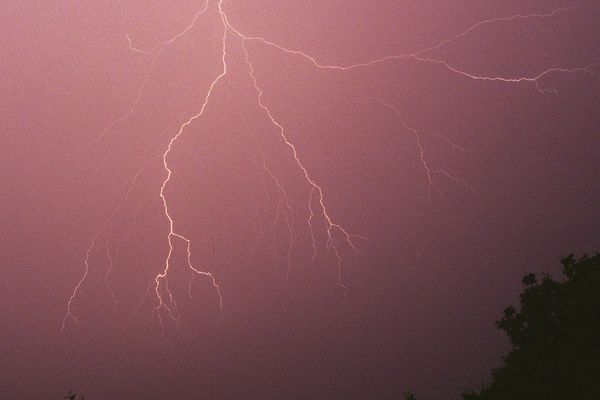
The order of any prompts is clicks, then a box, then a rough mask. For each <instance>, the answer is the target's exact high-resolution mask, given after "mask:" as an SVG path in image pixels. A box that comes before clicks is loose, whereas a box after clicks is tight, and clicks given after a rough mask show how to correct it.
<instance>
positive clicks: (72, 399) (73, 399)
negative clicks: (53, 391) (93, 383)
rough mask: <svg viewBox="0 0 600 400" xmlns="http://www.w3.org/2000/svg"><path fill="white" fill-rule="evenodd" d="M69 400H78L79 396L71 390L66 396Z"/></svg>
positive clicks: (80, 399) (81, 398)
mask: <svg viewBox="0 0 600 400" xmlns="http://www.w3.org/2000/svg"><path fill="white" fill-rule="evenodd" d="M65 399H67V400H77V395H76V394H75V393H73V391H71V390H69V393H67V395H66V396H65ZM79 400H85V397H83V396H81V397H80V398H79Z"/></svg>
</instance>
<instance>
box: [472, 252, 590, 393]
mask: <svg viewBox="0 0 600 400" xmlns="http://www.w3.org/2000/svg"><path fill="white" fill-rule="evenodd" d="M561 263H562V266H563V270H562V272H563V280H562V281H555V280H554V279H552V277H550V276H545V277H544V278H543V279H542V280H541V282H538V280H537V278H536V276H535V275H534V274H528V275H526V276H525V277H524V278H523V285H524V286H525V288H524V290H523V292H522V294H521V296H520V309H519V310H517V309H516V308H515V307H514V306H509V307H507V308H506V309H505V310H504V315H503V316H502V319H500V321H497V322H496V325H497V326H498V328H499V329H502V330H503V331H505V332H506V334H507V336H508V337H509V338H510V342H511V344H512V348H511V350H510V351H509V353H508V354H507V355H506V356H505V357H504V365H503V366H502V367H500V368H497V369H495V370H494V371H493V372H492V381H491V383H490V384H489V385H487V386H485V387H483V388H482V389H481V391H480V392H479V393H476V392H474V391H471V392H469V393H464V394H463V398H464V400H500V399H502V400H505V399H511V400H521V399H527V400H536V399H544V400H552V399H561V400H565V399H572V400H579V399H582V400H583V399H600V255H595V256H593V257H589V256H583V257H581V258H579V259H575V257H574V256H573V255H570V256H568V257H565V258H563V259H562V260H561Z"/></svg>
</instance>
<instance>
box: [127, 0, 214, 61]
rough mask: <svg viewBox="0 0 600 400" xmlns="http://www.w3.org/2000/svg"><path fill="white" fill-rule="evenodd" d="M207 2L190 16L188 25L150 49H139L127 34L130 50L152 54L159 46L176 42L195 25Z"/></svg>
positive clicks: (206, 7) (205, 8)
mask: <svg viewBox="0 0 600 400" xmlns="http://www.w3.org/2000/svg"><path fill="white" fill-rule="evenodd" d="M209 3H210V0H206V2H205V3H204V6H202V8H200V10H198V12H197V13H196V14H195V15H194V17H193V18H192V21H191V22H190V23H189V25H187V26H186V27H185V28H184V29H183V30H182V31H181V32H179V33H178V34H176V35H175V36H173V37H171V38H170V39H168V40H165V41H162V42H159V43H157V44H155V45H154V46H152V48H150V50H144V49H140V48H139V47H135V46H134V44H133V42H132V41H131V38H130V37H129V35H127V42H128V43H129V49H130V50H131V51H134V52H136V53H139V54H145V55H148V54H153V53H154V52H155V51H156V50H158V49H160V48H164V47H166V46H168V45H170V44H172V43H174V42H176V41H177V40H178V39H180V38H182V37H183V36H185V35H186V34H187V33H188V32H189V31H191V30H192V29H194V26H195V25H196V21H197V20H198V18H200V16H201V15H202V14H204V13H205V12H206V10H207V9H208V4H209Z"/></svg>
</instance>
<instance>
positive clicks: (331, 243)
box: [225, 20, 357, 293]
mask: <svg viewBox="0 0 600 400" xmlns="http://www.w3.org/2000/svg"><path fill="white" fill-rule="evenodd" d="M225 21H226V23H227V20H225ZM228 26H230V25H229V24H228ZM233 31H234V32H235V33H236V34H237V35H238V36H239V37H240V39H241V40H242V49H243V51H244V60H245V62H246V64H247V65H248V70H249V74H250V77H251V78H252V83H253V85H254V89H255V90H256V93H257V101H258V105H259V107H260V108H261V109H262V110H263V111H264V113H265V115H266V116H267V117H268V118H269V120H270V121H271V123H272V124H273V125H274V126H275V127H277V129H278V130H279V135H280V137H281V139H282V140H283V142H284V143H285V145H286V146H287V147H288V148H289V149H290V151H291V152H292V155H293V157H294V160H295V161H296V165H297V166H298V168H300V170H301V171H302V173H303V175H304V178H305V179H306V181H307V182H308V184H309V185H310V186H311V193H310V198H309V203H308V209H309V210H310V214H311V215H310V218H309V220H308V224H309V228H310V231H311V235H312V238H313V244H314V243H315V242H314V229H313V226H312V218H313V216H314V210H313V205H312V198H313V192H315V191H316V192H317V193H318V196H319V197H318V201H319V207H320V209H321V213H322V215H323V217H324V218H325V229H326V232H327V241H326V245H327V246H328V247H331V248H332V249H333V251H334V253H335V256H336V260H337V266H338V284H339V286H340V287H341V288H342V289H343V290H344V293H345V292H346V290H347V288H346V286H345V285H344V284H343V282H342V272H341V270H342V260H341V256H340V253H339V249H338V245H337V244H336V243H335V240H334V238H333V232H334V230H337V231H339V232H341V233H342V235H343V236H344V238H345V242H346V244H347V245H349V246H350V247H351V248H352V249H353V250H354V251H357V248H356V246H355V245H354V243H353V241H352V238H353V237H356V235H352V234H350V233H348V231H346V229H345V228H344V227H342V226H341V225H340V224H337V223H335V222H333V220H332V219H331V217H330V215H329V213H328V212H327V207H326V206H325V202H324V199H323V189H322V188H321V186H319V185H318V184H317V183H316V182H315V181H314V179H313V178H312V177H311V176H310V174H309V173H308V170H307V169H306V167H305V166H304V164H303V163H302V161H301V160H300V158H299V157H298V152H297V150H296V146H294V144H292V143H291V142H290V141H289V139H288V138H287V135H286V134H285V129H284V127H283V125H281V123H279V122H278V121H277V120H276V119H275V117H273V114H272V113H271V110H270V109H269V108H268V107H267V106H266V105H265V104H264V103H263V101H262V98H263V91H262V90H261V89H260V87H259V86H258V82H257V80H256V75H255V73H254V66H253V65H252V63H251V62H250V60H249V57H248V51H247V49H246V46H245V40H246V38H245V37H244V36H242V35H240V34H239V32H238V31H236V30H233ZM315 246H316V245H315Z"/></svg>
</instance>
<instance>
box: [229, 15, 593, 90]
mask: <svg viewBox="0 0 600 400" xmlns="http://www.w3.org/2000/svg"><path fill="white" fill-rule="evenodd" d="M574 9H576V7H566V8H559V9H556V10H554V11H552V12H550V13H546V14H526V15H521V14H517V15H513V16H511V17H502V18H492V19H486V20H483V21H480V22H478V23H476V24H474V25H472V26H470V27H469V28H467V29H466V30H464V31H463V32H461V33H459V34H457V35H454V36H452V37H450V38H448V39H445V40H443V41H441V42H440V43H438V44H437V45H435V46H431V47H428V48H426V49H422V50H420V51H417V52H415V53H404V54H399V55H389V56H385V57H382V58H378V59H374V60H371V61H367V62H363V63H356V64H350V65H326V64H321V63H319V62H318V61H317V59H316V58H315V57H313V56H311V55H309V54H307V53H305V52H304V51H301V50H293V49H289V48H287V47H284V46H282V45H280V44H277V43H275V42H273V41H270V40H267V39H265V38H263V37H260V36H246V35H244V34H242V33H241V32H240V31H238V30H237V29H235V28H234V27H233V26H232V25H231V24H230V23H229V22H227V25H228V26H229V28H230V29H231V30H233V31H234V32H235V33H236V34H237V35H238V36H240V37H242V38H244V40H252V41H258V42H260V43H263V44H264V45H266V46H269V47H273V48H275V49H278V50H280V51H282V52H284V53H287V54H292V55H297V56H301V57H303V58H305V59H306V60H307V61H309V62H310V63H311V64H313V65H314V66H315V67H317V68H319V69H325V70H337V71H349V70H353V69H357V68H363V67H370V66H373V65H376V64H380V63H384V62H387V61H393V60H401V59H413V60H416V61H421V62H428V63H433V64H440V65H442V66H444V67H445V68H446V69H448V70H449V71H451V72H454V73H457V74H459V75H462V76H464V77H466V78H470V79H475V80H486V81H499V82H505V83H522V82H529V83H533V84H534V85H535V87H536V89H537V90H538V91H539V92H540V93H556V91H555V90H548V89H542V88H541V87H540V86H539V83H538V81H539V80H540V79H541V78H543V77H544V76H546V75H548V74H550V73H552V72H562V73H577V72H588V73H591V71H590V70H589V69H590V68H591V67H593V66H597V65H600V62H599V63H592V64H589V65H587V66H585V67H578V68H563V67H555V68H549V69H547V70H545V71H542V72H541V73H539V74H538V75H536V76H533V77H504V76H479V75H476V74H471V73H468V72H466V71H462V70H460V69H458V68H455V67H452V66H451V65H450V64H448V63H447V62H446V61H443V60H438V59H435V58H428V57H421V56H420V55H422V54H423V53H426V52H430V51H433V50H437V49H439V48H441V47H443V46H445V45H446V44H448V43H451V42H453V41H455V40H457V39H460V38H463V37H464V36H466V35H467V34H468V33H470V32H472V31H474V30H476V29H478V28H480V27H481V26H483V25H486V24H491V23H494V22H508V21H514V20H517V19H529V18H550V17H553V16H555V15H557V14H559V13H562V12H565V11H568V10H574Z"/></svg>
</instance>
